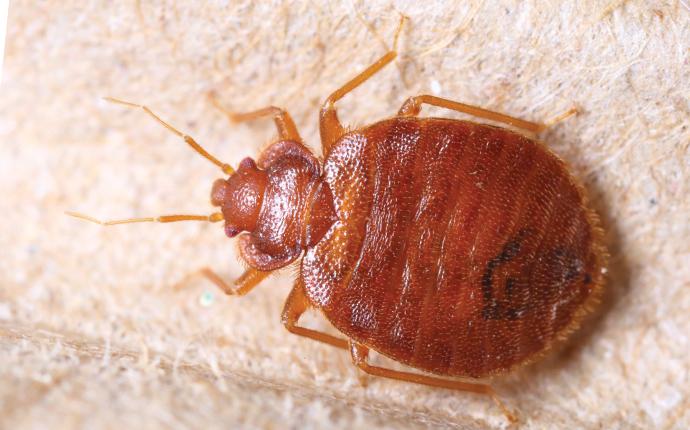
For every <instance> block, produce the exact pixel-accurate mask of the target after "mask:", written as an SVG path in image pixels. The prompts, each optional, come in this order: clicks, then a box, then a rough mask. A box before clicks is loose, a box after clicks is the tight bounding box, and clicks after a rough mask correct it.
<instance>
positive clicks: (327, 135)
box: [319, 15, 407, 157]
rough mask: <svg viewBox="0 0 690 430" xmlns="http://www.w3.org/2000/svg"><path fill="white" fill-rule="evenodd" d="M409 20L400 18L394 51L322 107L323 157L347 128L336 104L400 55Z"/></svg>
mask: <svg viewBox="0 0 690 430" xmlns="http://www.w3.org/2000/svg"><path fill="white" fill-rule="evenodd" d="M405 19H407V17H406V16H404V15H403V16H401V17H400V24H399V25H398V30H397V31H396V32H395V39H394V41H393V49H392V50H391V51H389V52H387V53H386V54H385V55H384V56H383V57H381V58H379V59H378V60H376V62H374V64H372V65H371V66H369V67H367V68H366V69H365V70H364V71H363V72H361V73H360V74H358V75H357V76H355V77H354V78H352V79H351V80H350V81H348V82H347V83H346V84H345V85H343V86H342V87H340V88H338V89H337V90H335V91H334V92H333V94H331V95H330V96H328V98H327V99H326V101H325V102H324V103H323V106H322V107H321V112H320V113H319V129H320V132H321V146H322V150H323V156H324V157H325V156H327V155H328V153H329V151H330V149H331V147H332V146H333V144H335V142H336V141H337V140H338V138H339V137H340V136H342V135H343V134H344V133H345V128H344V127H343V126H342V124H341V123H340V120H339V119H338V114H337V112H336V110H335V102H337V101H338V100H340V99H342V98H343V97H344V96H345V95H346V94H347V93H349V92H350V91H352V90H354V89H355V88H357V87H358V86H360V85H362V84H363V83H364V82H366V81H367V80H368V79H369V78H371V77H372V76H374V75H375V74H376V73H377V72H378V71H379V70H381V69H383V68H384V67H386V66H387V65H388V64H390V63H391V62H392V61H393V60H394V59H395V57H396V56H397V55H398V53H397V51H396V49H397V45H398V36H400V30H402V26H403V23H404V22H405Z"/></svg>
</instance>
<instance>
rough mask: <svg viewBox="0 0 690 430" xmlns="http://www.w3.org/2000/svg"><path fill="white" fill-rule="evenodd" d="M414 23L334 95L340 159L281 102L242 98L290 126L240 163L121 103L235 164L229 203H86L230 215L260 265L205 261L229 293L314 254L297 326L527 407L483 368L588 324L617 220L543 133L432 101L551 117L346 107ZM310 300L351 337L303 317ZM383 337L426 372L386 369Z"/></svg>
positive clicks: (220, 217) (307, 264)
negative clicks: (603, 220)
mask: <svg viewBox="0 0 690 430" xmlns="http://www.w3.org/2000/svg"><path fill="white" fill-rule="evenodd" d="M402 23H403V20H401V25H400V27H399V28H398V32H397V33H396V36H395V43H394V45H393V50H391V51H390V52H388V53H386V54H385V55H384V56H382V57H381V58H380V59H378V61H376V62H375V63H373V64H372V65H371V66H369V67H368V68H367V69H366V70H364V71H363V72H361V73H360V74H358V75H357V76H355V77H354V78H353V79H352V80H350V81H349V82H347V83H346V84H345V85H343V86H342V87H341V88H339V89H337V90H336V91H335V92H333V93H332V94H331V95H330V96H329V97H328V98H327V99H326V101H325V103H324V104H323V107H322V109H321V112H320V117H319V121H320V134H321V144H322V152H323V160H322V161H321V160H319V159H318V158H317V157H316V156H315V155H314V154H313V153H312V152H311V151H310V150H309V149H308V148H307V147H306V146H305V145H304V143H303V141H302V139H301V137H300V135H299V133H298V131H297V128H296V127H295V124H294V122H293V120H292V119H291V117H290V115H289V114H288V113H287V112H286V111H284V110H283V109H280V108H277V107H273V106H271V107H267V108H264V109H260V110H257V111H254V112H250V113H244V114H234V113H232V112H229V111H226V113H227V114H228V116H229V117H230V118H231V119H232V120H234V121H247V120H252V119H256V118H260V117H272V118H273V120H274V121H275V125H276V126H277V129H278V134H279V137H278V140H277V141H276V142H275V143H273V144H272V145H271V146H269V147H268V148H267V149H265V150H264V151H263V152H262V153H261V154H260V155H259V157H258V159H257V160H256V161H255V160H253V159H251V158H245V159H244V160H242V161H241V162H240V164H239V167H238V168H237V169H236V170H235V169H233V168H232V167H230V166H229V165H228V164H225V163H222V162H220V161H219V160H218V159H216V158H215V157H213V156H212V155H210V154H209V153H208V152H206V151H205V150H204V149H203V148H202V147H201V146H200V145H199V144H198V143H197V142H196V141H195V140H194V139H193V138H192V137H190V136H187V135H185V134H183V133H182V132H180V131H178V130H177V129H175V128H173V127H172V126H171V125H169V124H167V123H165V122H163V120H161V119H160V118H159V117H158V116H157V115H156V114H154V113H153V112H152V111H151V110H150V109H148V108H147V107H145V106H142V105H137V104H133V103H129V102H122V101H119V100H114V99H111V100H112V101H115V102H118V103H123V104H126V105H129V106H131V107H138V108H142V109H143V110H144V111H146V112H147V113H148V114H149V115H151V116H152V117H154V118H155V119H156V120H158V121H159V122H160V123H161V124H163V125H164V126H165V127H167V128H168V129H169V130H171V131H172V132H173V133H175V134H177V135H179V136H180V137H182V138H183V139H184V140H185V141H186V142H187V143H188V144H189V145H190V146H191V147H192V148H193V149H194V150H195V151H197V152H198V153H199V154H201V155H202V156H204V157H205V158H207V159H208V160H210V161H211V162H213V163H214V164H216V165H217V166H218V167H220V168H221V169H222V170H223V172H224V173H225V174H226V175H227V177H224V178H223V179H218V180H217V181H216V182H215V183H214V184H213V188H212V191H211V202H212V204H213V205H214V206H217V207H219V208H220V210H219V212H216V213H213V214H212V215H210V216H202V215H168V216H160V217H156V218H133V219H125V220H118V221H108V222H102V221H98V220H96V219H94V218H91V217H87V216H85V215H81V214H77V213H71V214H72V215H74V216H77V217H81V218H85V219H87V220H91V221H95V222H99V223H102V224H107V225H112V224H124V223H132V222H173V221H182V220H202V221H210V222H221V221H222V222H223V223H224V228H225V234H226V235H227V236H228V237H235V236H238V235H239V237H238V241H239V250H240V254H241V257H242V258H243V259H244V260H245V261H246V262H247V263H248V265H249V268H248V269H247V270H246V271H245V273H244V274H243V275H242V276H241V277H240V278H239V279H238V280H236V281H234V282H233V283H232V284H228V283H226V282H225V281H224V280H223V279H221V277H220V276H218V275H217V274H215V273H214V272H212V271H211V270H210V269H204V271H203V273H204V274H205V275H206V276H207V277H208V278H209V279H210V280H211V281H213V282H214V283H215V284H217V285H218V286H219V287H220V288H221V289H222V290H223V291H225V292H226V293H227V294H232V295H244V294H247V293H248V292H249V291H250V290H251V289H253V288H254V287H255V286H257V285H258V284H259V283H260V282H261V281H262V280H263V279H264V278H266V276H268V275H269V274H270V273H271V272H272V271H274V270H277V269H280V268H282V267H285V266H287V265H289V264H293V263H296V262H298V263H299V274H298V276H297V279H296V280H295V283H294V286H293V287H292V290H291V292H290V294H289V296H288V298H287V301H286V303H285V307H284V310H283V313H282V323H283V324H284V325H285V327H286V328H287V329H288V330H289V331H290V332H292V333H295V334H298V335H300V336H305V337H308V338H311V339H314V340H317V341H321V342H324V343H327V344H330V345H332V346H335V347H338V348H342V349H345V350H348V351H349V352H350V354H351V357H352V361H353V363H354V364H355V365H356V366H357V367H359V368H360V369H362V370H363V371H364V372H366V373H369V374H372V375H377V376H382V377H387V378H393V379H398V380H403V381H409V382H415V383H418V384H424V385H430V386H435V387H444V388H449V389H455V390H462V391H470V392H475V393H481V394H485V395H489V396H491V397H492V398H493V399H494V401H495V402H496V403H497V404H498V405H499V407H500V408H501V409H502V410H503V412H504V413H505V414H506V415H507V416H508V417H509V418H510V419H514V416H513V415H512V414H511V412H510V411H509V410H508V409H507V408H506V407H505V406H504V405H503V404H502V403H501V401H500V400H499V399H498V397H497V396H496V394H495V392H494V390H493V389H492V387H491V386H490V385H488V384H486V383H482V382H480V381H478V380H467V378H483V377H487V376H492V375H496V374H499V373H504V372H507V371H509V370H512V369H514V368H515V367H518V366H520V365H523V364H525V363H527V362H530V361H532V360H533V359H535V358H537V357H539V356H541V355H542V354H543V353H544V352H545V351H547V350H548V349H549V348H550V347H551V346H552V345H553V344H554V342H555V341H557V340H559V339H563V338H565V337H566V336H567V335H568V334H569V333H570V332H571V331H573V330H574V329H575V328H576V327H577V325H578V324H579V323H580V321H581V320H582V318H583V316H584V315H585V314H586V313H587V312H588V311H589V310H590V309H591V308H592V307H593V305H594V304H595V303H596V302H597V300H598V298H599V296H600V294H601V292H602V288H603V281H604V279H603V278H604V272H605V269H604V268H605V264H606V250H605V248H604V246H603V244H602V236H603V233H602V231H601V229H600V227H599V221H598V218H597V216H596V214H595V213H594V211H593V210H591V209H590V208H589V207H588V203H587V200H586V197H585V194H584V191H583V188H582V187H581V186H580V185H579V184H578V183H577V182H576V181H575V179H573V177H572V176H571V175H570V173H569V172H568V170H567V168H566V166H565V164H564V163H563V162H562V161H561V160H560V159H559V158H557V157H556V156H555V155H554V154H553V153H552V152H551V151H549V150H548V149H547V148H546V147H545V146H544V145H543V144H542V143H540V142H538V141H536V140H534V139H531V138H529V137H526V136H523V135H522V134H520V133H517V132H515V131H511V130H509V129H505V128H499V127H496V126H492V125H486V124H480V123H475V122H470V121H461V120H452V119H445V118H422V117H420V116H419V114H420V109H421V107H422V105H423V104H429V105H434V106H438V107H442V108H446V109H450V110H454V111H459V112H464V113H467V114H470V115H474V116H476V117H479V118H484V119H488V120H492V121H496V122H502V123H506V124H509V125H511V126H513V127H516V128H519V129H524V130H527V131H529V132H539V131H541V130H543V129H545V128H546V127H547V126H546V125H545V124H540V123H534V122H528V121H524V120H520V119H517V118H514V117H510V116H507V115H503V114H500V113H496V112H492V111H489V110H485V109H482V108H478V107H475V106H470V105H465V104H462V103H458V102H454V101H450V100H446V99H442V98H439V97H435V96H430V95H420V96H415V97H411V98H409V99H407V101H406V102H405V103H404V104H403V105H402V107H401V108H400V110H399V112H398V114H397V115H396V116H394V117H392V118H389V119H385V120H382V121H379V122H376V123H373V124H371V125H367V126H364V127H362V128H358V129H354V130H347V129H346V128H344V127H343V126H342V125H341V123H340V121H339V120H338V116H337V112H336V103H337V102H338V101H339V100H340V99H341V98H343V97H344V96H345V95H347V94H348V93H349V92H350V91H352V90H353V89H355V88H356V87H358V86H359V85H361V84H362V83H364V82H365V81H367V80H368V79H369V78H371V77H372V76H374V75H375V74H376V73H377V72H378V71H379V70H381V69H382V68H384V67H385V66H386V65H387V64H389V63H391V62H392V61H393V60H394V59H395V58H396V55H397V54H396V45H397V39H398V35H399V33H400V29H401V28H402ZM570 113H572V112H570ZM563 116H565V115H563ZM563 116H562V117H563ZM310 308H315V309H318V310H320V311H321V313H322V314H323V315H324V316H325V317H326V318H327V319H328V320H329V321H330V322H331V323H332V324H333V326H335V328H336V329H337V330H338V331H340V333H341V334H342V336H333V335H330V334H327V333H323V332H319V331H316V330H312V329H309V328H305V327H301V326H299V325H298V322H299V319H300V316H301V315H302V314H303V313H304V312H305V311H307V310H308V309H310ZM370 350H375V351H377V352H378V353H380V354H382V355H384V356H386V357H388V358H390V359H393V360H395V361H397V362H399V363H402V364H404V365H407V366H409V367H411V368H414V369H417V370H421V371H423V372H425V373H424V374H421V373H413V372H406V371H398V370H392V369H388V368H384V367H379V366H374V365H372V364H370V363H369V361H368V355H369V351H370ZM457 377H463V378H465V380H458V379H453V378H457Z"/></svg>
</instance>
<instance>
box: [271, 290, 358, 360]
mask: <svg viewBox="0 0 690 430" xmlns="http://www.w3.org/2000/svg"><path fill="white" fill-rule="evenodd" d="M307 309H309V300H308V299H307V296H306V295H305V294H304V286H303V284H302V282H301V280H299V279H298V280H297V281H296V282H295V286H294V287H292V291H290V295H289V296H288V298H287V300H286V301H285V308H283V315H282V317H281V320H282V321H283V325H284V326H285V328H286V329H288V331H289V332H290V333H293V334H296V335H299V336H304V337H308V338H310V339H313V340H317V341H319V342H323V343H326V344H328V345H331V346H335V347H336V348H341V349H348V341H347V340H345V339H341V338H339V337H335V336H331V335H330V334H327V333H323V332H320V331H316V330H312V329H309V328H305V327H299V326H298V325H297V322H298V321H299V318H300V317H301V316H302V314H304V312H306V311H307Z"/></svg>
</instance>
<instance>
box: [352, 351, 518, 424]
mask: <svg viewBox="0 0 690 430" xmlns="http://www.w3.org/2000/svg"><path fill="white" fill-rule="evenodd" d="M350 354H351V355H352V362H353V363H354V365H355V366H357V367H359V368H360V369H362V370H363V371H365V372H366V373H368V374H370V375H374V376H381V377H384V378H391V379H397V380H399V381H406V382H414V383H415V384H422V385H429V386H431V387H440V388H447V389H450V390H458V391H469V392H471V393H477V394H484V395H487V396H489V397H491V398H492V399H493V401H494V402H495V403H496V405H498V407H499V408H500V409H501V411H502V412H503V414H504V415H505V416H506V417H507V418H508V420H510V421H511V422H515V421H517V418H516V417H515V415H514V414H513V413H512V412H510V410H508V408H506V406H505V405H504V404H503V402H501V400H500V399H499V398H498V396H497V395H496V392H495V391H494V389H493V388H491V386H490V385H487V384H479V383H473V382H464V381H454V380H450V379H441V378H435V377H431V376H426V375H420V374H418V373H411V372H400V371H397V370H392V369H386V368H383V367H378V366H371V365H370V364H369V363H367V358H368V357H369V348H367V347H366V346H364V345H361V344H358V343H355V342H353V341H350Z"/></svg>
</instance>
